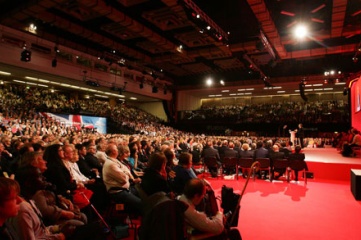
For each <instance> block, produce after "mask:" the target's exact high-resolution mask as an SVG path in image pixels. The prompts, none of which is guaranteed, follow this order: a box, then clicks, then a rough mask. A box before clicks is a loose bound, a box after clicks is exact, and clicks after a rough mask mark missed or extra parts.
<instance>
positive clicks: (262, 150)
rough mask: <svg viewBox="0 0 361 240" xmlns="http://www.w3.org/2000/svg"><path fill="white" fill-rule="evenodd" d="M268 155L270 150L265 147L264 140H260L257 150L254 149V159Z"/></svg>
mask: <svg viewBox="0 0 361 240" xmlns="http://www.w3.org/2000/svg"><path fill="white" fill-rule="evenodd" d="M268 157H269V155H268V150H267V149H265V148H264V147H263V142H261V141H258V142H257V145H256V150H254V159H257V158H268Z"/></svg>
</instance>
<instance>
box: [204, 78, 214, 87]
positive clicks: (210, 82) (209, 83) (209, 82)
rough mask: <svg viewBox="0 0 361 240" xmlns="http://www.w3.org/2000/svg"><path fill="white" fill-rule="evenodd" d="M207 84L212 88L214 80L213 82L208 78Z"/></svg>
mask: <svg viewBox="0 0 361 240" xmlns="http://www.w3.org/2000/svg"><path fill="white" fill-rule="evenodd" d="M206 84H207V86H212V84H213V80H212V79H211V78H208V79H207V80H206Z"/></svg>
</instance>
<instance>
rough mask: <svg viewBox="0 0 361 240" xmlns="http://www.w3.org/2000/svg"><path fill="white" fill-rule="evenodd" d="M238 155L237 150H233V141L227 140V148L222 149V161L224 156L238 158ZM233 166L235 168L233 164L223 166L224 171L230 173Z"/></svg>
mask: <svg viewBox="0 0 361 240" xmlns="http://www.w3.org/2000/svg"><path fill="white" fill-rule="evenodd" d="M238 157H239V156H238V152H237V151H236V150H234V143H233V142H229V143H228V148H226V149H225V150H224V157H223V161H222V162H223V163H224V159H225V158H238ZM223 166H225V165H223ZM235 168H236V165H234V166H232V167H231V166H229V168H225V169H224V170H225V171H226V173H227V174H230V173H231V171H232V169H234V170H235Z"/></svg>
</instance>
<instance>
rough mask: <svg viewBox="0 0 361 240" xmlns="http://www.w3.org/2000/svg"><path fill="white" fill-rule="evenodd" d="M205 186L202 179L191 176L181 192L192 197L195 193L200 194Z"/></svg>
mask: <svg viewBox="0 0 361 240" xmlns="http://www.w3.org/2000/svg"><path fill="white" fill-rule="evenodd" d="M205 187H206V185H205V183H204V181H203V180H201V179H199V178H192V179H190V180H188V182H186V184H185V186H184V192H183V193H184V195H185V196H186V197H187V198H188V199H193V198H194V197H195V196H196V195H197V194H198V195H202V194H203V191H204V188H205Z"/></svg>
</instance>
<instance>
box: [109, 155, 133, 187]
mask: <svg viewBox="0 0 361 240" xmlns="http://www.w3.org/2000/svg"><path fill="white" fill-rule="evenodd" d="M130 178H132V174H131V172H130V170H129V168H128V167H126V166H125V165H124V164H122V163H121V162H120V161H118V159H115V158H111V157H108V160H107V161H105V163H104V166H103V182H104V184H105V186H106V188H107V191H109V189H110V188H112V187H121V188H127V189H129V186H130V183H129V179H130Z"/></svg>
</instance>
